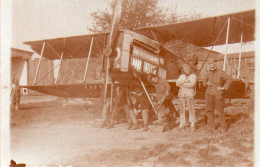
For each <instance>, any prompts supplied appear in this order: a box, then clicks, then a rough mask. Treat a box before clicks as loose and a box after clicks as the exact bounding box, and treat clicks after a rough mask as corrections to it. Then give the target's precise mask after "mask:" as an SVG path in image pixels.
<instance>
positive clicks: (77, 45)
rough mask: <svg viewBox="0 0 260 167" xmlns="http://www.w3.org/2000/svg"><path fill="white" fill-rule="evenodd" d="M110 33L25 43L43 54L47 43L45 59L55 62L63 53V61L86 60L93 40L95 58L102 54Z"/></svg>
mask: <svg viewBox="0 0 260 167" xmlns="http://www.w3.org/2000/svg"><path fill="white" fill-rule="evenodd" d="M107 34H108V33H96V34H89V35H80V36H72V37H64V38H55V39H45V40H39V41H29V42H24V44H27V45H30V46H31V49H32V50H33V51H35V52H36V53H38V54H41V50H42V47H43V44H44V42H45V47H44V51H43V52H44V53H43V57H45V58H47V59H50V60H54V59H60V57H61V54H62V52H63V59H73V58H86V57H87V56H88V51H89V49H90V45H91V40H92V38H93V39H94V40H93V45H92V54H93V53H94V54H93V56H95V55H98V54H102V53H103V47H104V44H105V39H106V36H107Z"/></svg>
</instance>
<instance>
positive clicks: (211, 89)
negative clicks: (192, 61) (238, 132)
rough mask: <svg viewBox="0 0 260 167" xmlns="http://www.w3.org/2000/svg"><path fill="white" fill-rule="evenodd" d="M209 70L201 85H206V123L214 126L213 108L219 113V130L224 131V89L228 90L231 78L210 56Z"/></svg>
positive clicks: (211, 126)
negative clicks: (218, 67)
mask: <svg viewBox="0 0 260 167" xmlns="http://www.w3.org/2000/svg"><path fill="white" fill-rule="evenodd" d="M208 68H209V71H208V73H207V74H206V76H205V81H204V82H203V86H205V87H207V89H206V92H205V101H206V109H207V124H208V125H209V126H210V128H211V129H213V128H216V127H217V126H216V125H215V121H214V109H215V108H216V109H217V112H218V114H219V123H220V127H219V130H220V131H221V132H224V131H226V121H225V113H224V98H223V93H224V91H226V90H228V88H229V86H230V84H231V78H230V77H229V76H228V75H227V74H226V73H225V72H224V71H222V70H219V69H217V61H216V60H215V59H214V58H210V59H209V61H208Z"/></svg>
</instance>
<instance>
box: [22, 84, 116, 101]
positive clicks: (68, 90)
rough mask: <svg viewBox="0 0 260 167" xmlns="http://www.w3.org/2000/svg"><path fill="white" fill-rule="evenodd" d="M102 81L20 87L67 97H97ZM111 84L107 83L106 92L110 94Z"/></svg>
mask: <svg viewBox="0 0 260 167" xmlns="http://www.w3.org/2000/svg"><path fill="white" fill-rule="evenodd" d="M102 86H103V83H95V84H89V83H74V84H56V85H26V86H21V88H28V89H30V90H34V91H37V92H40V93H44V94H48V95H53V96H58V97H69V98H99V97H100V96H101V92H102ZM110 88H111V85H110V84H109V85H108V94H107V96H108V97H109V96H110Z"/></svg>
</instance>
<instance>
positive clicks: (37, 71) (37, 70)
mask: <svg viewBox="0 0 260 167" xmlns="http://www.w3.org/2000/svg"><path fill="white" fill-rule="evenodd" d="M44 48H45V42H44V43H43V45H42V51H41V57H40V60H39V62H38V67H37V69H36V74H35V77H34V81H33V84H34V85H35V83H36V79H37V76H38V73H39V68H40V64H41V61H42V56H43V52H44Z"/></svg>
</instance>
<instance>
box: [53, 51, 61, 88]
mask: <svg viewBox="0 0 260 167" xmlns="http://www.w3.org/2000/svg"><path fill="white" fill-rule="evenodd" d="M62 58H63V51H62V53H61V56H60V64H59V66H60V68H61V62H62ZM60 68H59V71H58V75H57V78H56V79H55V82H54V84H56V83H57V81H58V79H59V76H60Z"/></svg>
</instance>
